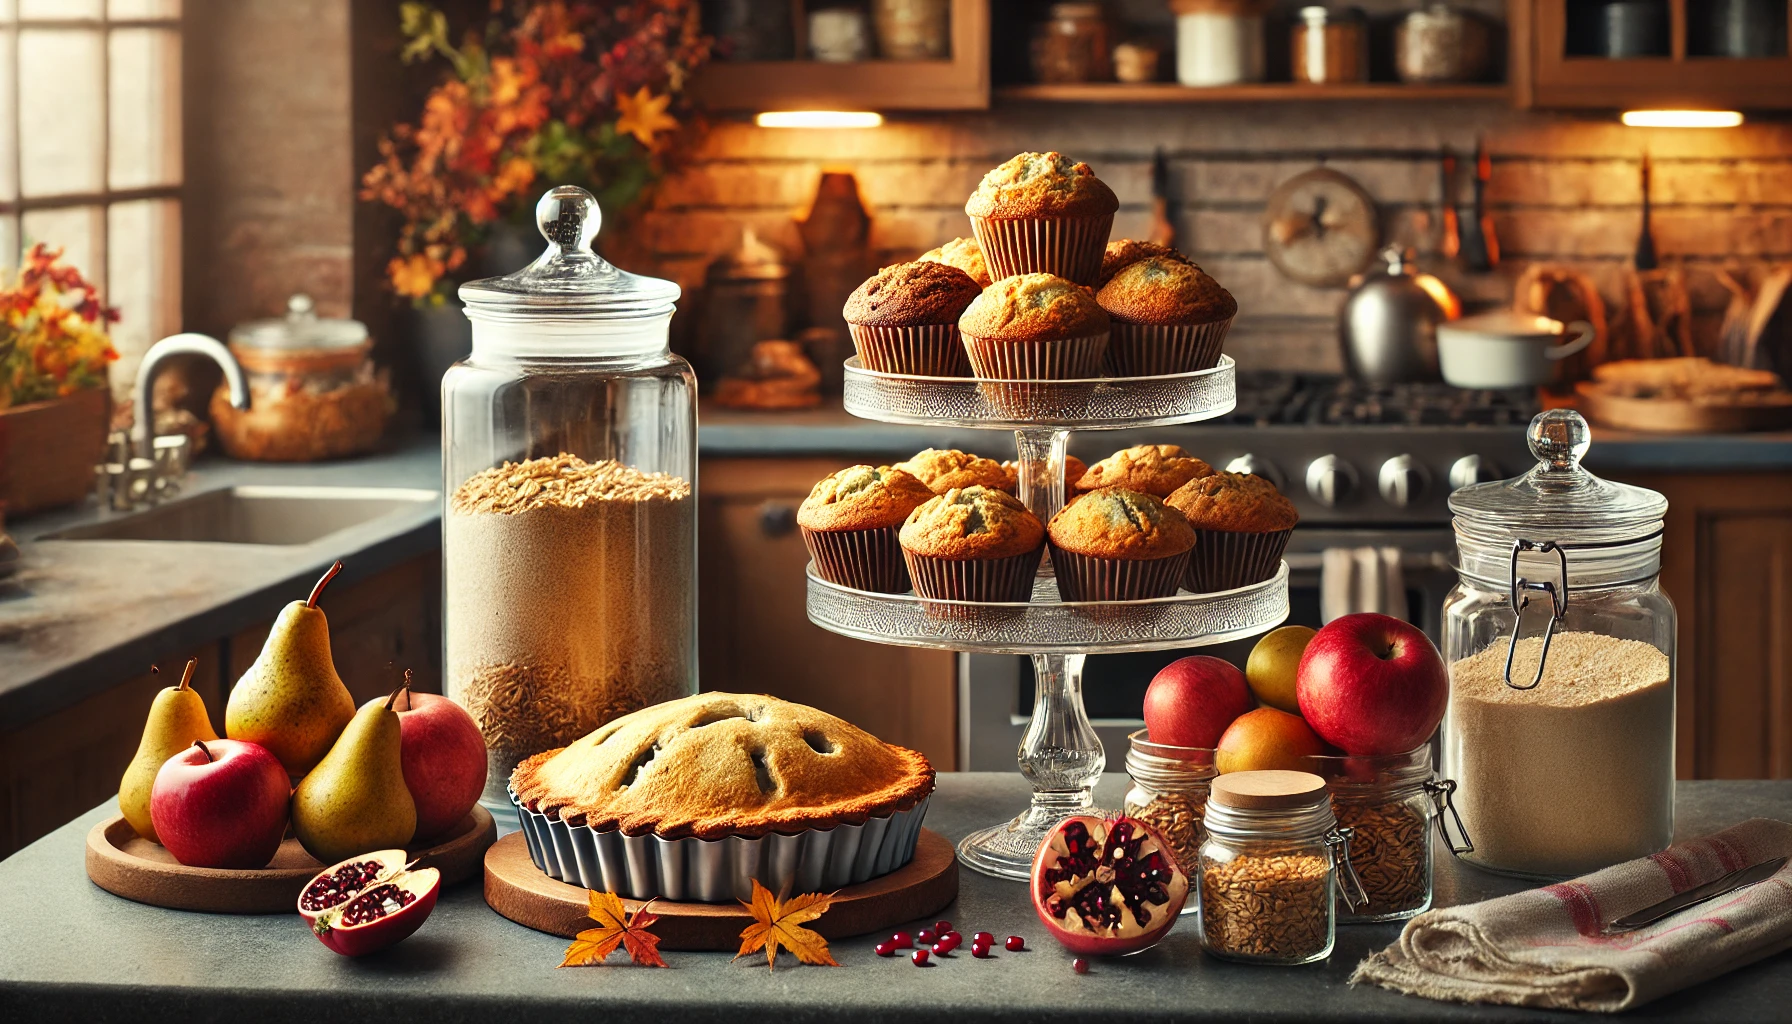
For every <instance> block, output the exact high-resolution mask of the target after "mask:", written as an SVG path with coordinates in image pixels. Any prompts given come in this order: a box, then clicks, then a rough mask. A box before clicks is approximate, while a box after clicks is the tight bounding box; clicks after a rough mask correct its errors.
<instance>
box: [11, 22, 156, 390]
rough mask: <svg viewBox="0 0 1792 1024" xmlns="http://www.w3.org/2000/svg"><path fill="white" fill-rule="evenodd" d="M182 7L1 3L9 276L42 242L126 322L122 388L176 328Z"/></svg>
mask: <svg viewBox="0 0 1792 1024" xmlns="http://www.w3.org/2000/svg"><path fill="white" fill-rule="evenodd" d="M180 2H181V0H0V264H4V265H5V266H9V267H11V266H16V265H17V263H18V255H19V252H20V250H21V248H22V247H24V246H28V245H31V244H33V243H36V242H43V243H45V244H47V245H50V246H52V247H58V248H62V249H65V250H66V251H67V259H68V260H69V261H70V262H71V263H73V264H74V265H75V266H77V267H80V268H81V270H82V272H83V273H85V274H86V275H87V276H88V278H89V279H91V280H93V281H94V282H95V283H97V284H98V285H99V286H100V287H101V289H103V292H104V294H105V296H106V301H107V302H109V303H110V304H112V305H114V306H117V307H118V309H119V311H120V313H121V314H122V317H121V319H120V321H119V323H118V324H117V326H116V327H115V329H114V332H113V341H114V344H115V345H116V347H117V348H118V351H119V353H120V356H121V358H120V360H119V363H118V364H117V365H115V366H114V368H113V375H112V383H113V387H114V388H115V389H122V388H124V387H125V386H127V384H128V382H129V381H130V379H131V378H132V377H133V376H135V373H136V364H137V361H138V359H140V358H141V356H142V354H143V350H144V349H146V348H148V347H149V345H150V344H151V343H152V342H154V341H155V340H156V339H158V338H161V337H164V336H166V335H168V334H172V333H175V332H176V331H178V330H179V329H180V198H179V196H180V185H181V156H180V62H181V52H180V13H181V11H180Z"/></svg>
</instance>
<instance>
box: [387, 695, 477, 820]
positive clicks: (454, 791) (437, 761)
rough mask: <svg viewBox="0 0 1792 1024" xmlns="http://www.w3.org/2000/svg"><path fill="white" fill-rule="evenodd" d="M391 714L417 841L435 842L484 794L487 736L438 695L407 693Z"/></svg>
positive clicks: (451, 703) (457, 707)
mask: <svg viewBox="0 0 1792 1024" xmlns="http://www.w3.org/2000/svg"><path fill="white" fill-rule="evenodd" d="M376 699H377V700H379V701H382V702H383V701H384V700H385V698H384V697H380V698H376ZM393 710H394V711H397V712H398V728H399V732H400V740H399V743H400V750H401V753H400V756H401V758H402V760H403V763H404V785H405V788H406V789H409V790H410V791H411V800H412V802H414V803H415V804H416V805H417V835H416V839H417V840H428V839H434V838H435V837H436V836H439V835H441V834H442V833H444V832H446V831H448V830H449V829H451V828H453V827H454V826H455V825H458V824H460V820H461V819H462V818H465V817H466V816H467V812H468V811H470V810H472V809H473V805H474V804H476V803H478V802H479V795H480V794H481V793H483V792H485V770H486V758H485V737H484V736H482V735H480V733H479V726H478V725H476V724H475V723H474V722H473V716H472V715H469V714H467V712H466V710H465V709H464V708H462V707H461V706H460V705H459V704H456V703H454V702H453V701H451V700H449V699H448V698H447V697H444V696H442V695H440V694H435V693H414V692H412V691H410V690H406V691H404V692H403V693H401V694H399V695H398V700H397V702H396V703H395V704H394V705H393ZM413 842H415V840H413Z"/></svg>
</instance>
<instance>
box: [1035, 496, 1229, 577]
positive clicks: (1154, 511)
mask: <svg viewBox="0 0 1792 1024" xmlns="http://www.w3.org/2000/svg"><path fill="white" fill-rule="evenodd" d="M1046 532H1047V533H1048V534H1049V535H1050V537H1051V539H1052V545H1053V546H1054V547H1058V548H1062V549H1064V550H1065V551H1069V552H1073V553H1075V554H1079V555H1089V556H1092V557H1095V558H1126V559H1145V558H1169V557H1171V556H1172V555H1180V554H1182V553H1183V552H1185V551H1187V550H1189V549H1190V548H1192V547H1194V546H1195V531H1194V529H1193V528H1192V527H1190V526H1189V524H1188V520H1187V519H1184V518H1183V516H1182V513H1180V512H1178V511H1176V510H1175V509H1173V508H1171V507H1170V506H1168V505H1166V504H1164V503H1163V501H1162V500H1161V499H1159V498H1158V497H1156V496H1155V495H1150V494H1146V493H1144V492H1143V491H1129V490H1126V489H1125V488H1122V487H1110V488H1107V489H1105V490H1100V491H1090V492H1089V493H1088V494H1085V495H1083V496H1082V497H1081V498H1079V499H1078V500H1077V501H1075V502H1072V503H1071V504H1069V505H1065V506H1064V507H1063V508H1061V509H1059V510H1058V514H1057V515H1055V516H1052V521H1051V525H1050V526H1049V527H1047V531H1046Z"/></svg>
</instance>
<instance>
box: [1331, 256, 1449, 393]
mask: <svg viewBox="0 0 1792 1024" xmlns="http://www.w3.org/2000/svg"><path fill="white" fill-rule="evenodd" d="M1381 258H1382V259H1383V260H1385V261H1386V262H1387V265H1386V266H1385V267H1383V268H1380V269H1376V270H1371V271H1369V272H1368V273H1366V274H1364V275H1363V276H1362V278H1361V279H1360V280H1358V281H1356V282H1354V283H1353V286H1352V288H1351V290H1350V295H1349V297H1347V298H1346V299H1345V300H1344V310H1343V312H1342V313H1341V314H1340V316H1339V318H1338V338H1339V340H1340V341H1341V342H1342V344H1343V347H1344V367H1345V369H1346V370H1347V371H1348V372H1349V374H1350V376H1352V377H1354V378H1356V379H1357V380H1361V381H1366V382H1368V383H1370V384H1405V383H1409V382H1415V381H1430V380H1438V379H1439V375H1438V369H1437V325H1438V324H1439V323H1441V322H1443V321H1445V320H1454V319H1456V318H1457V317H1458V316H1461V315H1462V301H1461V300H1460V299H1458V298H1457V297H1456V294H1455V293H1454V292H1452V291H1450V287H1449V285H1446V284H1444V283H1443V282H1442V281H1441V280H1439V279H1437V278H1436V277H1433V276H1432V275H1430V274H1421V273H1418V272H1416V271H1415V270H1413V268H1412V252H1411V251H1410V250H1407V249H1402V248H1401V247H1399V246H1397V245H1390V246H1388V247H1387V248H1385V249H1383V250H1382V251H1381Z"/></svg>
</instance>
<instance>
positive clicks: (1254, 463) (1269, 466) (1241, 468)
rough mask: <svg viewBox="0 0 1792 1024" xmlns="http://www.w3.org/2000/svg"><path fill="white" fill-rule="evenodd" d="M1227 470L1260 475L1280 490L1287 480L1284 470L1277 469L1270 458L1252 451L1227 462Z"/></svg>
mask: <svg viewBox="0 0 1792 1024" xmlns="http://www.w3.org/2000/svg"><path fill="white" fill-rule="evenodd" d="M1226 472H1228V473H1249V474H1251V475H1252V476H1260V477H1262V478H1263V479H1265V480H1268V481H1269V482H1270V483H1272V484H1275V485H1276V490H1278V491H1279V490H1281V489H1282V486H1283V484H1284V483H1285V482H1286V481H1285V480H1284V479H1283V477H1282V471H1281V470H1279V469H1277V468H1276V467H1275V464H1274V463H1272V462H1270V461H1269V460H1268V459H1265V458H1260V457H1258V456H1256V455H1252V454H1251V453H1250V452H1246V453H1244V454H1243V455H1240V456H1239V457H1238V458H1236V459H1233V460H1232V461H1231V462H1228V463H1226Z"/></svg>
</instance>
